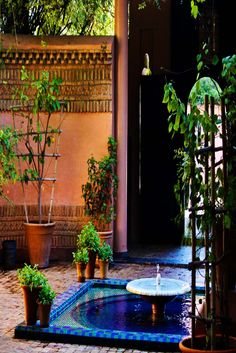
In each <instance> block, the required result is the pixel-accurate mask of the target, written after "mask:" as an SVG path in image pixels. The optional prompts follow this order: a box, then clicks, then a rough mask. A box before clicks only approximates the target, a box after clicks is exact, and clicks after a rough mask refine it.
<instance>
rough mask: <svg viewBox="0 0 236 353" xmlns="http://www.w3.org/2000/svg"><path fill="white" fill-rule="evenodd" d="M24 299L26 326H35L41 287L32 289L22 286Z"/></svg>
mask: <svg viewBox="0 0 236 353" xmlns="http://www.w3.org/2000/svg"><path fill="white" fill-rule="evenodd" d="M21 288H22V291H23V299H24V310H25V323H26V325H35V324H36V321H37V310H38V304H37V300H38V295H39V291H40V289H41V288H40V287H38V288H32V290H31V289H30V287H29V286H21Z"/></svg>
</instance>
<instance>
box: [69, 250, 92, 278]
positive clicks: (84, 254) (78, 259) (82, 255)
mask: <svg viewBox="0 0 236 353" xmlns="http://www.w3.org/2000/svg"><path fill="white" fill-rule="evenodd" d="M72 255H73V263H74V264H75V265H76V272H77V279H78V282H84V281H85V270H86V266H87V264H88V262H89V253H88V249H87V248H81V249H78V250H77V251H76V252H72Z"/></svg>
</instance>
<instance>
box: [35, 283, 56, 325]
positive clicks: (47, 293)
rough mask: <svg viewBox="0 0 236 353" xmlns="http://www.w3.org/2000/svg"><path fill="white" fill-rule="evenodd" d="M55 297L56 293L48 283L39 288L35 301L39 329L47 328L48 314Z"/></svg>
mask: <svg viewBox="0 0 236 353" xmlns="http://www.w3.org/2000/svg"><path fill="white" fill-rule="evenodd" d="M55 296H56V292H55V291H54V290H53V289H52V288H51V286H50V285H49V284H48V283H46V284H44V285H43V286H42V287H41V289H40V291H39V295H38V300H37V303H38V311H39V321H40V326H41V327H48V326H49V320H50V312H51V307H52V303H53V300H54V298H55Z"/></svg>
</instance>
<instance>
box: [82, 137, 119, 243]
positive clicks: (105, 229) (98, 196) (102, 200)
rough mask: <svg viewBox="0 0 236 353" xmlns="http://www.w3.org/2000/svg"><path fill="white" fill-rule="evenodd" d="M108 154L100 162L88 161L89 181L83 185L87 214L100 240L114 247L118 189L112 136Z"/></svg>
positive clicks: (115, 150) (109, 140) (114, 141)
mask: <svg viewBox="0 0 236 353" xmlns="http://www.w3.org/2000/svg"><path fill="white" fill-rule="evenodd" d="M107 150H108V153H107V155H105V156H104V157H103V158H101V159H100V160H96V159H95V158H94V156H92V157H90V158H89V159H88V161H87V164H88V181H87V182H86V183H85V184H83V185H82V197H83V199H84V204H85V214H86V215H87V216H89V217H90V219H91V221H92V222H93V224H94V225H95V227H96V230H97V231H98V232H99V236H100V239H101V240H102V241H103V240H105V241H106V242H107V243H108V244H110V245H112V222H113V221H114V220H115V218H116V198H117V189H118V176H117V174H116V166H117V142H116V140H115V138H114V137H112V136H110V137H109V138H108V143H107Z"/></svg>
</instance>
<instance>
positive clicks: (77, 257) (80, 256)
mask: <svg viewBox="0 0 236 353" xmlns="http://www.w3.org/2000/svg"><path fill="white" fill-rule="evenodd" d="M72 255H73V263H76V262H82V263H85V264H87V263H88V262H89V254H88V249H86V248H81V249H78V250H77V251H76V252H72Z"/></svg>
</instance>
